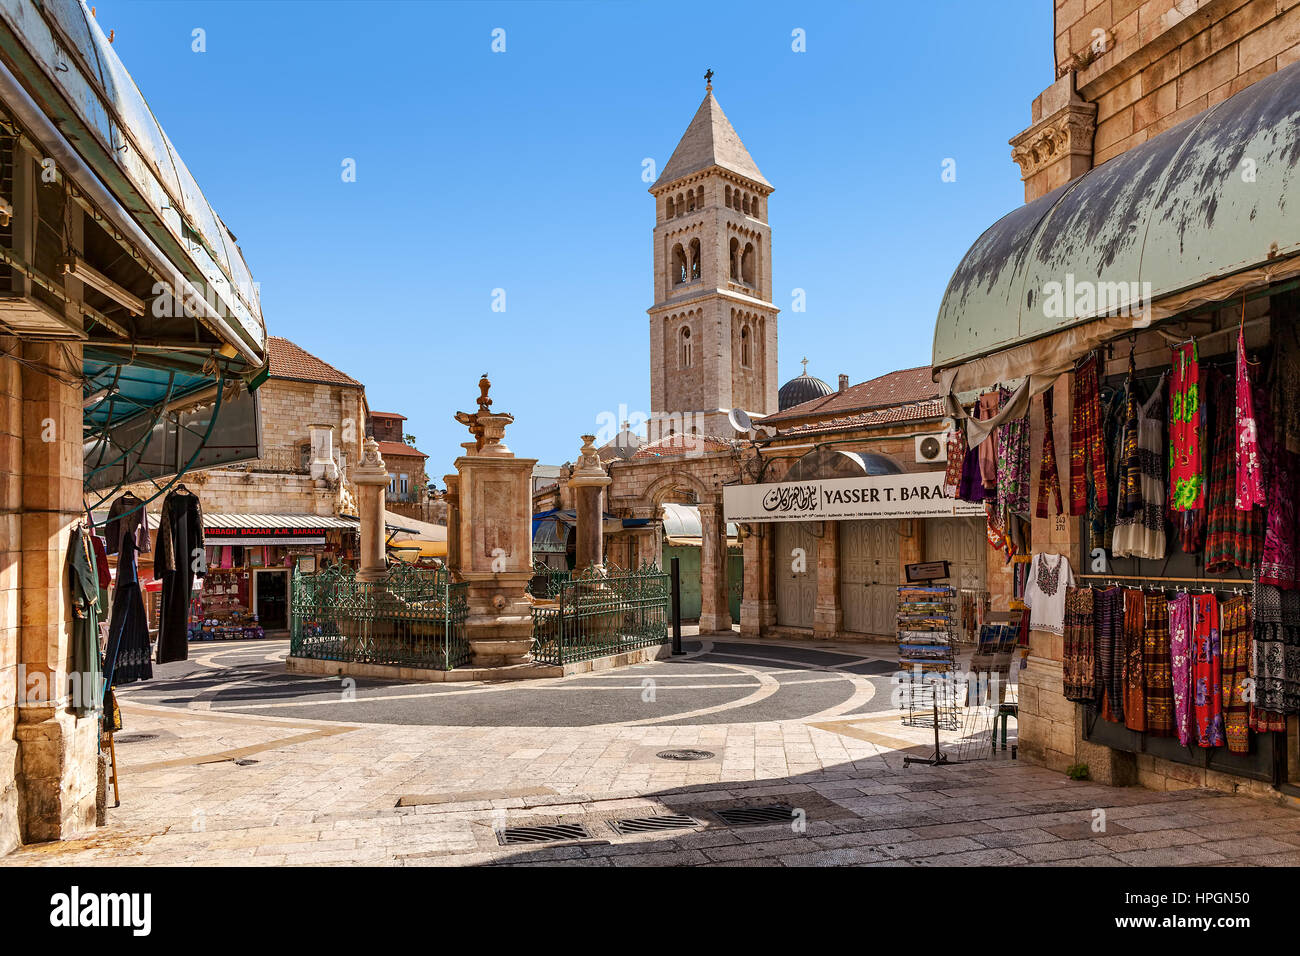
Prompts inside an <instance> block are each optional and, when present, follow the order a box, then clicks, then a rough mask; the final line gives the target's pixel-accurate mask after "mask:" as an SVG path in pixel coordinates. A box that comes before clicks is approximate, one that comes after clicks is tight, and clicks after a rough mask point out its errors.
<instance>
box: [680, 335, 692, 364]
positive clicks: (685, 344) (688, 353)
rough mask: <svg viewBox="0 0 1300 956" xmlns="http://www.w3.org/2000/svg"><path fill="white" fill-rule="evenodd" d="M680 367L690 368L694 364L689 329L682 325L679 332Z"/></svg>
mask: <svg viewBox="0 0 1300 956" xmlns="http://www.w3.org/2000/svg"><path fill="white" fill-rule="evenodd" d="M680 338H681V367H682V368H690V367H691V366H692V365H693V364H695V346H694V343H693V342H691V327H690V326H689V325H683V326H682V331H681V336H680Z"/></svg>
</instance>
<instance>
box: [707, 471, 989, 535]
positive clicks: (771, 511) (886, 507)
mask: <svg viewBox="0 0 1300 956" xmlns="http://www.w3.org/2000/svg"><path fill="white" fill-rule="evenodd" d="M943 477H944V473H943V472H942V471H932V472H920V473H917V474H904V475H872V476H867V477H862V478H825V479H820V480H815V481H783V482H776V483H772V484H762V485H729V486H728V487H726V488H723V489H722V508H723V511H724V512H725V514H726V520H727V521H748V522H766V521H869V520H872V519H876V518H954V517H965V516H968V515H983V514H984V507H983V506H982V505H978V504H972V503H970V502H968V501H958V500H957V499H956V498H950V497H948V496H947V495H945V494H944V492H943Z"/></svg>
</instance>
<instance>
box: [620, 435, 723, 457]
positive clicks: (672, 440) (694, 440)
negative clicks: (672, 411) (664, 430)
mask: <svg viewBox="0 0 1300 956" xmlns="http://www.w3.org/2000/svg"><path fill="white" fill-rule="evenodd" d="M729 448H731V442H729V441H727V440H726V439H725V438H715V437H713V436H712V435H668V436H666V437H664V438H660V439H659V440H658V441H652V442H650V443H649V444H648V445H642V446H641V447H640V448H638V449H637V452H636V454H635V455H633V456H632V457H633V458H663V457H665V456H668V455H702V454H705V453H707V452H711V451H726V450H728V449H729Z"/></svg>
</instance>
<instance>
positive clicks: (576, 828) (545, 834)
mask: <svg viewBox="0 0 1300 956" xmlns="http://www.w3.org/2000/svg"><path fill="white" fill-rule="evenodd" d="M589 839H591V834H590V833H588V832H587V828H586V827H585V826H583V825H582V824H581V823H552V824H547V825H545V826H536V827H506V828H505V829H504V830H498V831H497V842H498V843H499V844H501V845H502V846H514V845H516V844H520V843H555V842H557V841H559V840H589Z"/></svg>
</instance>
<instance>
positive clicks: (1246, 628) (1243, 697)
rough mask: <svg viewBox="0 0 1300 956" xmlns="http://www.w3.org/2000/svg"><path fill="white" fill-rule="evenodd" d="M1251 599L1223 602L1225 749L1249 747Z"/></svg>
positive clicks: (1238, 750) (1242, 597)
mask: <svg viewBox="0 0 1300 956" xmlns="http://www.w3.org/2000/svg"><path fill="white" fill-rule="evenodd" d="M1250 644H1251V640H1250V601H1248V600H1247V599H1246V597H1245V595H1241V594H1239V595H1237V596H1236V597H1234V598H1232V599H1230V600H1228V601H1226V602H1224V604H1223V632H1222V647H1223V730H1224V734H1225V735H1226V736H1227V738H1228V749H1229V750H1230V751H1232V752H1233V753H1237V754H1244V753H1247V752H1248V751H1249V750H1250V698H1251V696H1253V695H1251V694H1249V693H1248V692H1247V684H1246V681H1247V680H1249V679H1250Z"/></svg>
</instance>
